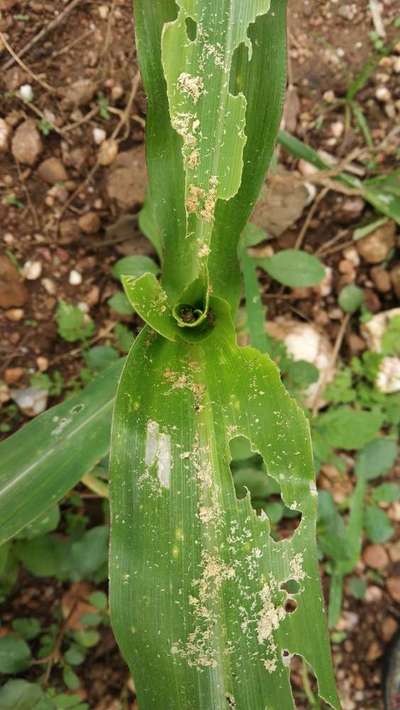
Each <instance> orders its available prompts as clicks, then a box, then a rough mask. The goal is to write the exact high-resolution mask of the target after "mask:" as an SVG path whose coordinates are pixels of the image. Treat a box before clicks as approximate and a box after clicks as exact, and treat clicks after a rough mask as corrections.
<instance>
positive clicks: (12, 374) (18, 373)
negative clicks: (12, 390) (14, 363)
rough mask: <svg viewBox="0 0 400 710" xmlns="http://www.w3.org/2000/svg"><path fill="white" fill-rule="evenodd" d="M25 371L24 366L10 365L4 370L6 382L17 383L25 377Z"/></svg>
mask: <svg viewBox="0 0 400 710" xmlns="http://www.w3.org/2000/svg"><path fill="white" fill-rule="evenodd" d="M24 373H25V370H24V368H23V367H8V368H7V369H6V370H5V372H4V382H5V383H6V384H7V385H15V383H16V382H18V380H20V379H21V377H23V375H24Z"/></svg>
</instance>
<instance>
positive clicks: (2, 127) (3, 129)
mask: <svg viewBox="0 0 400 710" xmlns="http://www.w3.org/2000/svg"><path fill="white" fill-rule="evenodd" d="M9 140H10V127H9V125H8V124H7V123H6V122H5V120H4V118H0V153H5V152H6V150H7V149H8V143H9Z"/></svg>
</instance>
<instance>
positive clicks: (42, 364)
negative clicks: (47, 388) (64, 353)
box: [36, 355, 49, 372]
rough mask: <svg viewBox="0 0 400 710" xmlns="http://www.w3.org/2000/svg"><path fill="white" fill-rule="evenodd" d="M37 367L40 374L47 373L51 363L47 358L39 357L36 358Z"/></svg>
mask: <svg viewBox="0 0 400 710" xmlns="http://www.w3.org/2000/svg"><path fill="white" fill-rule="evenodd" d="M36 365H37V366H38V368H39V370H40V372H46V370H47V369H48V367H49V361H48V359H47V357H44V356H43V355H39V357H37V358H36Z"/></svg>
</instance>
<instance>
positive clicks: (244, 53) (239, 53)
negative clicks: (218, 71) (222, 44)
mask: <svg viewBox="0 0 400 710" xmlns="http://www.w3.org/2000/svg"><path fill="white" fill-rule="evenodd" d="M248 64H249V53H248V48H247V47H246V45H245V44H244V42H242V44H240V45H239V47H236V49H235V51H234V53H233V57H232V64H231V71H230V75H229V91H230V93H231V94H233V96H237V95H238V94H239V93H240V92H241V91H243V89H244V86H245V78H246V73H247V71H248Z"/></svg>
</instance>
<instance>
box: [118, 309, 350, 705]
mask: <svg viewBox="0 0 400 710" xmlns="http://www.w3.org/2000/svg"><path fill="white" fill-rule="evenodd" d="M210 307H211V311H213V312H215V313H216V314H217V318H216V322H215V326H214V328H213V329H211V330H210V331H209V332H208V334H207V337H204V338H203V339H202V340H199V341H197V342H195V343H187V342H184V341H183V340H180V342H176V343H173V342H170V341H168V340H166V339H164V338H162V337H160V336H159V335H158V334H156V333H154V332H153V331H151V330H150V329H149V328H145V330H144V331H143V332H142V334H141V335H140V336H139V338H138V339H137V340H136V342H135V344H134V346H133V349H132V350H131V353H130V355H129V357H128V361H127V364H126V366H125V369H124V372H123V375H122V379H121V383H120V386H119V391H118V395H117V402H116V408H115V415H114V416H115V418H114V423H113V434H112V454H111V508H112V536H111V537H112V542H111V556H110V576H111V608H112V619H113V625H114V630H115V633H116V636H117V640H118V643H119V645H120V648H121V650H122V653H123V655H124V656H125V659H126V660H127V662H128V664H129V666H130V668H131V671H132V673H133V676H134V679H135V686H136V688H137V693H138V701H139V704H140V706H141V707H142V708H143V709H144V710H147V709H148V710H150V708H151V710H157V709H158V708H159V709H160V710H161V709H162V710H165V708H171V710H172V708H174V710H179V708H182V710H183V709H185V710H186V709H187V708H196V709H198V710H201V709H203V710H209V708H211V707H212V708H216V709H221V710H222V709H224V710H226V708H227V707H231V708H237V710H248V708H252V710H265V708H277V707H282V708H285V710H286V708H292V707H294V706H293V700H292V694H291V689H290V683H289V665H290V657H291V654H300V655H302V656H303V657H304V658H305V659H306V660H307V662H308V663H309V664H310V665H311V667H312V668H313V670H314V672H315V674H316V676H317V678H318V681H319V690H320V694H321V696H322V697H323V698H324V699H325V700H326V701H327V702H328V703H329V704H330V705H331V706H332V707H334V708H337V707H339V706H338V701H337V697H336V693H335V688H334V680H333V676H332V669H331V665H330V658H329V646H328V638H327V634H326V630H325V622H324V619H323V614H322V600H321V590H320V582H319V573H318V567H317V562H316V559H317V558H316V548H315V524H316V500H317V499H316V488H315V482H314V471H313V463H312V455H311V445H310V436H309V431H308V426H307V423H306V421H305V419H304V417H303V415H302V413H301V411H300V409H299V408H298V406H297V405H296V403H295V402H294V401H293V400H292V399H291V398H290V397H289V395H288V394H287V393H286V391H285V389H284V387H283V385H282V383H281V381H280V378H279V373H278V370H277V368H276V366H275V365H274V364H272V362H271V361H270V360H269V359H268V358H267V356H265V355H262V354H261V353H259V352H257V351H256V350H253V349H250V348H246V349H240V348H238V346H237V345H236V343H235V338H234V330H233V326H232V325H231V322H230V319H229V316H228V312H229V310H228V309H229V307H228V305H227V304H225V305H224V304H223V303H221V302H219V301H218V299H212V300H211V306H210ZM155 383H156V384H155ZM238 436H242V437H246V438H247V439H248V440H249V442H250V444H251V447H252V449H253V450H254V451H257V452H259V453H260V454H261V455H262V456H263V458H264V461H265V464H266V470H267V473H268V475H269V476H271V477H272V478H273V479H274V480H275V482H276V483H278V484H279V485H280V490H281V495H282V499H283V501H284V503H285V505H286V506H287V507H288V508H291V509H292V510H296V511H299V513H300V514H301V522H300V524H299V527H298V528H297V530H296V532H295V533H294V534H293V536H292V537H291V538H290V539H285V540H281V541H275V540H274V539H273V538H272V537H271V535H270V521H269V519H268V518H267V517H266V516H265V515H263V516H257V514H256V513H255V511H254V510H253V509H252V508H251V505H250V497H249V496H247V497H246V498H244V499H241V500H238V499H237V497H236V494H235V490H234V484H233V479H232V474H231V471H230V465H229V464H230V458H231V456H230V448H229V445H230V442H231V440H232V439H234V438H235V437H238ZM290 580H292V582H290V584H291V585H292V586H293V585H294V587H295V590H296V591H295V593H294V592H293V588H291V592H289V591H287V590H286V588H285V585H286V584H287V583H288V582H289V581H290ZM289 598H290V599H291V603H292V604H293V603H294V604H296V610H295V611H294V612H293V613H289V610H288V606H287V603H288V601H289Z"/></svg>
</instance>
